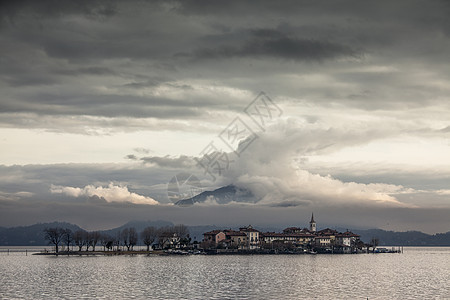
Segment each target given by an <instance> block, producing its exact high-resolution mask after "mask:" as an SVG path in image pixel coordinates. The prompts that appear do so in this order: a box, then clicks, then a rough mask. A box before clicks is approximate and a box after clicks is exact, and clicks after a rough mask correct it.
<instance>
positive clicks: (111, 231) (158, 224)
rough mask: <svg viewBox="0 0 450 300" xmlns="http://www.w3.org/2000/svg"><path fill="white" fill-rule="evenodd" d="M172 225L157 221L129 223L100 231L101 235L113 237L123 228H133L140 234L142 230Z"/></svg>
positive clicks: (167, 222)
mask: <svg viewBox="0 0 450 300" xmlns="http://www.w3.org/2000/svg"><path fill="white" fill-rule="evenodd" d="M173 225H174V224H173V223H172V222H169V221H163V220H157V221H129V222H127V223H125V224H123V225H122V226H119V227H116V228H113V229H109V230H103V231H100V232H101V233H106V234H109V235H112V236H114V235H115V234H116V233H117V232H118V231H120V230H123V229H125V228H132V227H134V228H135V229H136V231H137V232H142V231H143V230H144V228H146V227H150V226H153V227H155V228H159V227H165V226H173Z"/></svg>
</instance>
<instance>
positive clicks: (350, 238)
mask: <svg viewBox="0 0 450 300" xmlns="http://www.w3.org/2000/svg"><path fill="white" fill-rule="evenodd" d="M358 240H359V235H357V234H355V233H353V232H351V231H349V230H348V229H347V231H346V232H343V233H339V234H337V235H336V244H338V245H342V246H348V247H350V246H354V245H356V242H357V241H358Z"/></svg>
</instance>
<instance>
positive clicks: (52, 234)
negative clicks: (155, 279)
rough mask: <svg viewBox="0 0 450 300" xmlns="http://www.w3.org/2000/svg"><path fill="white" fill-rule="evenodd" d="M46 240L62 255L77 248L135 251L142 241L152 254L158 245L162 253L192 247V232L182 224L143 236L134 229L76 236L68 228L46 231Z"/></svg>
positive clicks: (151, 228) (150, 230) (83, 232)
mask: <svg viewBox="0 0 450 300" xmlns="http://www.w3.org/2000/svg"><path fill="white" fill-rule="evenodd" d="M44 237H45V239H46V240H47V241H48V243H49V244H50V245H53V246H54V247H55V252H56V253H58V252H59V247H60V246H66V247H67V251H69V247H72V249H73V247H77V248H78V251H83V249H84V250H85V251H89V250H90V249H91V250H92V251H95V248H96V247H97V246H101V247H103V251H112V250H116V251H122V250H125V249H126V250H127V251H133V250H134V246H136V245H137V244H138V243H139V242H140V241H142V243H143V244H144V245H145V246H147V251H150V247H152V246H153V245H154V244H155V243H156V245H157V246H158V248H160V249H165V248H172V247H180V248H181V247H186V246H187V245H189V244H190V242H191V238H190V237H189V229H188V228H187V226H185V225H183V224H179V225H175V226H165V227H160V228H156V227H154V226H149V227H146V228H144V230H143V231H142V232H140V233H138V232H137V230H136V228H134V227H127V228H124V229H122V230H119V231H117V232H116V233H115V234H108V233H103V232H99V231H86V230H77V231H75V232H73V231H72V230H70V229H68V228H62V227H51V228H45V229H44Z"/></svg>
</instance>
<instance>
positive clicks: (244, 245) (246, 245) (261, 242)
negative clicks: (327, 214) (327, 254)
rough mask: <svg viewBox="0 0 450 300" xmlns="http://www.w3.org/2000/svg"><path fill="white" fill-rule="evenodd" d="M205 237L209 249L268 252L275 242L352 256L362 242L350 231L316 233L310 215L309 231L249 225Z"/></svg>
mask: <svg viewBox="0 0 450 300" xmlns="http://www.w3.org/2000/svg"><path fill="white" fill-rule="evenodd" d="M203 235H204V239H203V241H204V242H207V244H208V245H210V247H215V248H219V247H221V248H226V249H239V250H256V249H260V248H266V249H267V248H268V247H267V246H269V248H270V247H273V246H271V245H273V243H278V244H280V243H281V245H283V244H289V247H291V248H292V247H296V248H303V249H307V248H308V249H311V248H322V249H331V250H332V251H335V249H336V250H337V252H338V253H352V251H353V248H354V247H355V245H357V244H358V243H360V241H359V235H357V234H355V233H353V232H351V231H349V230H347V231H346V232H343V233H341V232H338V231H337V230H334V229H331V228H325V229H322V230H319V231H317V224H316V221H315V220H314V214H312V215H311V221H310V222H309V229H308V228H300V227H288V228H285V229H284V230H283V232H282V233H279V232H260V231H258V230H257V229H255V228H253V227H252V226H251V225H249V226H247V227H241V228H239V231H235V230H232V229H226V230H213V231H209V232H205V233H204V234H203ZM283 247H284V246H283Z"/></svg>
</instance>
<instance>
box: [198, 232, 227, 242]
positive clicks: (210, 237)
mask: <svg viewBox="0 0 450 300" xmlns="http://www.w3.org/2000/svg"><path fill="white" fill-rule="evenodd" d="M225 239H226V235H225V233H224V232H223V231H222V230H212V231H208V232H205V233H204V234H203V241H205V242H211V243H214V244H216V245H217V244H218V243H219V242H220V241H222V240H225Z"/></svg>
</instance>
